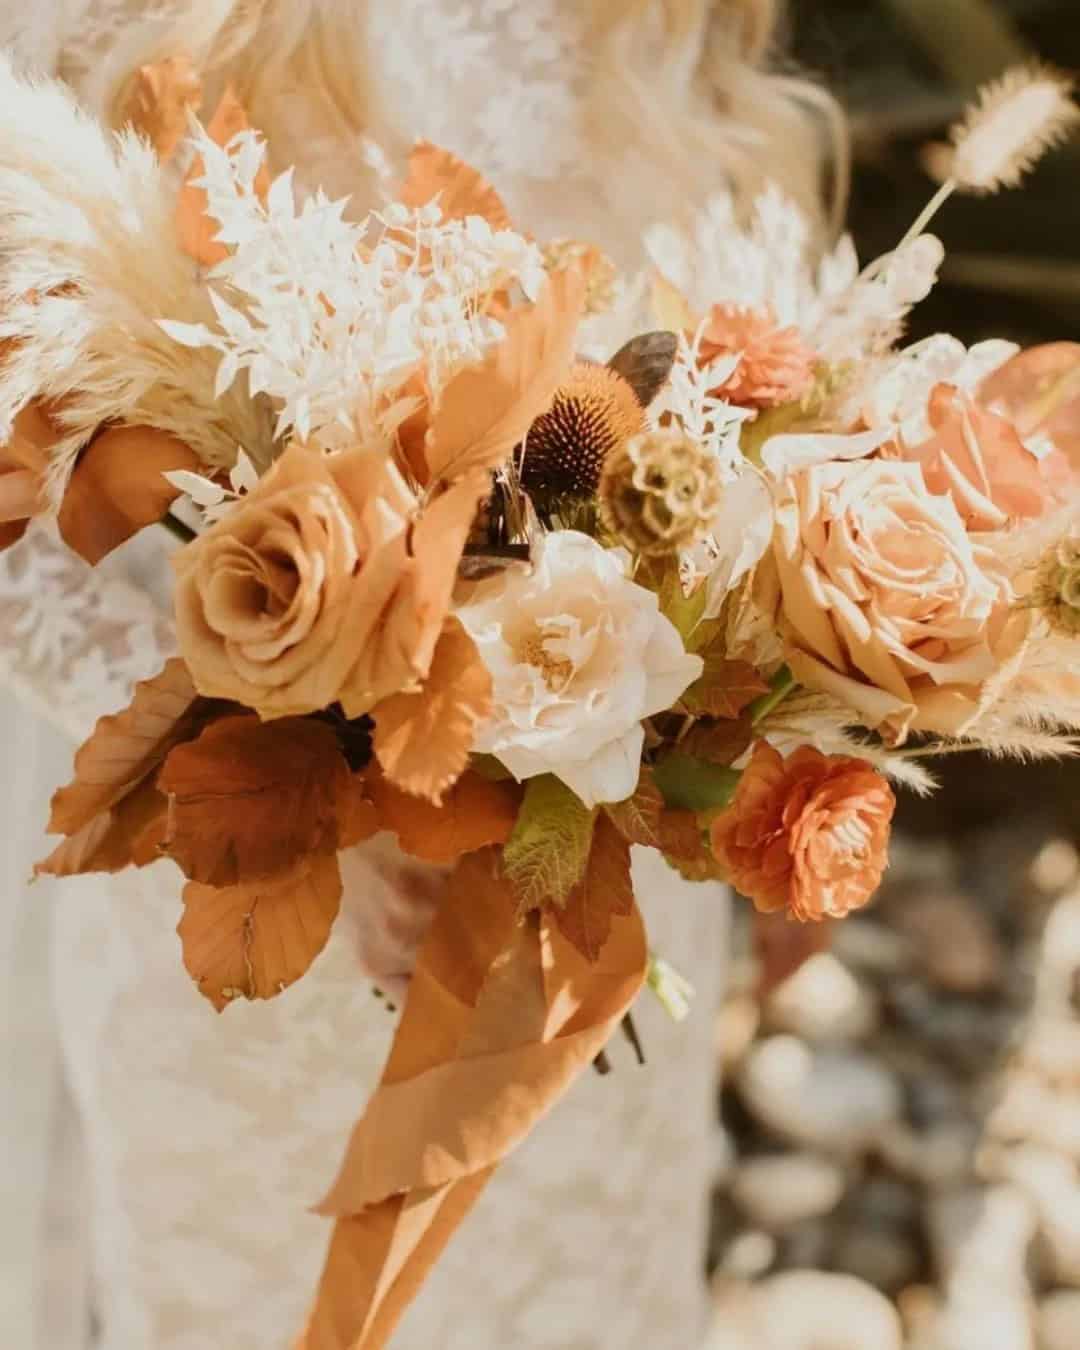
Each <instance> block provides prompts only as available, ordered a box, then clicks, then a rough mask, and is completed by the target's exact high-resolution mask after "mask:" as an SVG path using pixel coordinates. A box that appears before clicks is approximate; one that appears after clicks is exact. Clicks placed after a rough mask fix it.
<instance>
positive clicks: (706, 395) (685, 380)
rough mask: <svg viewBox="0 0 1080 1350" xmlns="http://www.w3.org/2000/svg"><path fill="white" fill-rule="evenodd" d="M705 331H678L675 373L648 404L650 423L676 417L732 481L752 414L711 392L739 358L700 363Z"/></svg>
mask: <svg viewBox="0 0 1080 1350" xmlns="http://www.w3.org/2000/svg"><path fill="white" fill-rule="evenodd" d="M701 334H702V329H701V328H699V329H698V331H697V332H696V333H695V334H694V336H693V337H692V338H687V337H686V335H685V334H683V333H680V334H679V345H678V347H677V349H676V352H675V362H674V364H673V365H672V367H671V374H670V376H669V377H668V381H667V384H665V385H664V387H663V389H661V391H660V393H659V394H657V396H656V398H655V399H653V401H652V403H651V404H650V405H649V421H650V422H651V424H652V425H653V426H659V425H660V424H661V420H662V419H664V418H667V417H673V418H675V420H676V421H677V422H678V423H679V425H680V426H681V427H682V429H683V430H684V431H685V432H686V434H687V436H689V437H690V439H691V440H692V441H695V442H696V443H697V444H698V445H700V446H701V447H702V448H703V449H704V450H706V451H707V452H708V453H709V454H710V455H712V456H714V458H715V459H716V461H717V463H718V464H719V466H720V472H721V476H722V477H723V479H724V480H725V481H726V482H732V481H733V480H734V479H735V478H736V477H737V476H738V474H739V470H740V469H741V467H742V465H743V463H744V462H745V461H744V459H743V454H742V451H741V450H740V449H739V432H740V429H741V428H742V425H743V423H744V422H745V421H746V420H747V419H748V418H749V417H751V416H752V414H751V413H750V412H749V411H748V410H747V409H746V408H736V407H735V406H734V405H733V404H731V403H728V402H726V400H724V399H722V398H717V397H716V396H715V395H714V394H713V393H711V392H710V390H714V389H719V388H720V387H721V386H722V385H724V384H726V383H727V381H728V380H729V379H730V378H731V376H732V374H733V373H734V371H735V368H736V367H737V366H738V364H739V357H738V356H721V357H719V358H718V359H717V360H715V361H711V362H709V363H708V364H704V365H703V364H701V362H700V356H699V353H700V349H701Z"/></svg>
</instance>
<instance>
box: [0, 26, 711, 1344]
mask: <svg viewBox="0 0 1080 1350" xmlns="http://www.w3.org/2000/svg"><path fill="white" fill-rule="evenodd" d="M137 3H138V0H41V2H40V3H39V4H38V5H36V6H35V7H34V10H33V20H32V22H31V21H29V20H27V21H23V20H16V21H12V20H10V19H5V18H3V17H0V40H7V41H15V40H16V39H18V40H21V42H22V43H23V55H24V57H25V59H26V60H27V61H28V62H30V63H32V64H37V65H39V66H41V67H43V68H52V69H59V70H61V71H62V72H63V73H65V74H66V75H67V76H68V78H69V79H71V80H72V82H73V83H75V84H76V85H77V86H79V85H81V84H82V82H83V79H84V78H85V80H87V81H90V80H92V78H93V66H94V60H95V58H94V52H95V46H94V44H95V43H101V42H103V41H107V40H109V34H110V33H112V32H113V31H114V25H115V24H116V22H117V20H118V19H122V18H123V17H124V14H125V13H130V11H131V9H132V8H134V7H135V5H136V4H137ZM333 3H344V0H333ZM357 3H358V8H361V6H360V5H359V0H357ZM139 8H140V12H143V13H145V9H146V7H145V6H142V5H139ZM362 8H363V10H364V11H365V12H366V17H365V20H364V21H365V22H366V23H367V24H368V25H369V33H370V42H371V46H372V50H373V51H377V52H378V53H379V60H378V61H377V62H374V63H373V68H374V72H375V77H376V78H377V79H379V80H380V82H381V83H382V85H383V88H382V90H381V93H382V99H381V102H382V104H383V106H384V108H386V109H388V110H389V115H390V116H391V118H393V119H394V121H395V126H394V128H391V129H392V130H396V131H397V133H398V134H399V135H400V137H401V138H402V140H403V141H407V140H409V139H411V138H412V137H414V136H417V135H421V136H427V137H430V138H431V139H434V140H437V141H438V142H440V143H441V144H444V145H447V146H448V147H449V148H451V149H453V150H455V151H457V152H458V153H460V154H462V155H463V156H465V157H467V158H468V159H470V160H471V161H472V162H474V163H476V164H477V165H478V166H479V167H480V168H482V169H483V170H484V171H485V172H486V173H487V174H488V175H489V176H491V177H492V178H493V180H495V181H496V182H497V183H498V184H499V187H500V190H501V191H503V192H504V193H505V196H506V198H507V201H508V204H509V205H510V207H511V210H512V212H514V213H515V214H516V215H518V216H519V217H520V219H522V220H527V221H528V222H529V224H530V226H531V227H532V228H535V229H536V230H537V231H538V232H540V233H541V234H545V233H546V234H550V235H557V234H566V235H574V236H577V237H583V238H595V239H596V241H597V242H599V243H600V244H601V245H602V246H604V247H606V248H607V249H608V250H609V251H610V252H612V254H613V255H615V256H619V255H620V254H621V255H623V256H625V257H627V258H628V259H629V260H631V261H637V260H640V251H639V250H638V249H637V246H636V240H637V238H638V235H639V225H640V224H642V223H644V222H645V221H647V220H648V219H649V218H650V214H651V211H652V203H651V201H650V200H649V199H648V198H649V194H648V192H647V191H646V192H643V193H639V194H637V195H638V197H639V200H637V201H636V202H635V203H634V204H633V206H634V209H633V210H630V209H629V208H628V209H627V210H626V211H625V212H624V211H623V208H624V203H623V202H622V201H621V200H620V202H619V212H615V211H614V210H613V209H612V207H611V203H609V202H605V200H603V199H602V194H600V193H599V192H598V191H597V190H596V188H595V187H594V186H593V185H592V181H591V178H590V174H589V173H588V171H587V169H588V166H587V165H585V164H584V163H583V159H584V156H583V147H582V142H581V138H580V133H579V129H578V117H579V110H580V92H581V85H582V82H583V80H584V72H583V69H582V58H581V56H580V54H579V46H580V39H581V24H582V15H581V9H582V7H581V5H580V4H579V3H577V0H529V3H527V4H521V3H516V2H515V0H437V2H435V0H395V2H394V3H379V2H378V0H370V3H368V4H366V5H364V6H362ZM155 9H160V10H161V11H163V12H167V11H168V9H169V0H163V3H161V4H160V5H157V6H155ZM13 22H14V27H12V23H13ZM61 34H62V36H61ZM495 72H497V78H495V76H494V73H495ZM298 111H299V110H298ZM299 120H302V118H301V119H299ZM339 158H340V156H339ZM555 184H557V185H558V190H557V191H553V186H554V185H555ZM635 212H636V214H635ZM620 213H622V214H620ZM615 220H618V222H619V223H618V228H617V229H616V228H613V222H614V221H615ZM137 561H138V560H137V559H134V558H133V557H132V556H131V555H130V554H128V555H127V556H126V557H121V558H116V559H113V560H112V561H110V563H108V564H107V565H106V566H104V567H102V568H99V569H96V570H93V571H91V570H90V569H88V568H86V567H84V566H83V565H82V564H81V563H80V562H79V561H78V560H77V559H74V558H72V557H70V556H69V555H68V554H67V553H66V552H65V551H63V550H62V549H61V547H60V546H59V545H58V544H57V543H56V542H54V541H53V540H52V539H51V538H50V536H49V535H48V534H47V533H46V532H45V531H43V530H36V531H34V532H33V534H32V535H31V536H30V537H29V538H28V539H27V540H26V541H25V542H24V543H23V544H22V545H20V546H19V547H18V548H16V549H15V550H12V551H11V552H10V553H8V554H7V555H2V556H0V635H2V636H3V642H2V644H0V677H3V678H4V679H6V680H7V682H8V683H9V685H10V686H11V687H12V688H13V689H14V691H15V692H16V693H17V694H18V695H21V696H23V697H24V698H25V700H26V701H27V702H28V703H30V704H32V705H33V706H34V707H36V708H37V709H38V710H39V711H41V712H42V713H43V714H44V715H45V716H47V717H49V718H51V719H52V720H53V721H54V722H59V723H60V724H61V725H62V726H63V727H64V729H65V730H66V731H67V732H68V733H69V734H70V735H71V736H72V737H74V738H81V737H83V736H84V735H85V734H86V733H87V731H88V730H89V728H90V726H91V725H92V723H93V721H94V719H95V718H96V717H97V716H99V715H100V714H101V713H103V712H107V711H111V710H113V709H115V708H117V707H120V706H122V705H123V704H124V703H125V701H126V699H127V697H128V693H129V690H130V686H131V684H132V683H133V682H134V681H135V680H137V679H141V678H144V677H145V676H147V675H150V674H152V673H154V671H155V670H157V669H159V668H160V666H161V664H162V663H163V661H164V659H165V658H166V657H167V656H168V655H169V653H170V652H171V650H172V635H171V631H170V625H169V622H168V620H167V619H166V617H165V611H164V610H163V609H159V608H157V607H155V605H154V602H153V600H152V599H151V598H150V595H149V593H148V591H147V590H146V588H145V586H140V585H137V584H135V582H134V580H133V575H134V574H133V572H132V567H133V565H134V564H135V563H137ZM13 715H14V714H13ZM15 844H16V845H17V846H15V847H13V851H14V852H15V853H18V854H25V861H20V862H18V863H17V871H18V872H19V874H20V875H25V874H26V872H27V871H28V870H29V863H30V861H32V859H33V858H34V857H35V856H37V855H38V854H39V853H40V842H39V840H38V839H37V838H28V839H26V840H19V841H15ZM641 863H643V865H644V867H645V868H646V869H647V870H646V871H645V872H644V873H642V874H641V875H640V876H639V877H638V883H639V892H640V894H641V896H642V903H643V908H644V910H645V913H646V918H647V921H648V923H649V928H650V937H651V940H652V941H653V942H654V943H655V945H656V947H657V949H658V950H659V951H661V952H662V953H663V954H664V956H665V957H667V959H668V960H669V961H671V962H672V964H673V965H675V966H676V967H677V968H678V969H679V970H680V971H681V972H682V973H684V974H685V975H687V976H688V977H689V978H690V980H691V981H692V983H693V984H694V985H695V986H696V987H697V999H696V1001H695V1006H694V1010H693V1012H692V1014H691V1017H690V1019H689V1020H688V1021H687V1022H685V1023H683V1024H682V1025H679V1026H676V1025H674V1024H673V1023H671V1022H670V1021H669V1020H668V1019H667V1018H666V1015H665V1014H664V1013H663V1012H662V1011H661V1010H660V1008H659V1006H658V1005H657V1004H655V1002H654V1001H652V1000H645V1001H644V1003H643V1005H642V1007H641V1010H640V1019H639V1021H640V1030H641V1032H642V1037H643V1040H644V1044H645V1049H646V1052H647V1053H648V1056H649V1061H650V1062H649V1066H648V1068H647V1069H638V1068H637V1066H636V1065H635V1064H634V1062H633V1057H632V1054H631V1052H630V1047H629V1046H628V1045H623V1044H621V1043H620V1044H617V1045H615V1046H613V1047H612V1055H611V1057H612V1059H613V1061H614V1062H615V1066H616V1069H615V1072H614V1073H612V1074H610V1075H608V1076H607V1077H606V1078H603V1079H601V1078H600V1077H598V1076H596V1075H592V1074H590V1075H588V1076H587V1077H586V1080H585V1081H583V1082H582V1083H580V1084H579V1085H578V1087H577V1089H576V1090H575V1091H574V1092H573V1093H572V1094H571V1095H570V1097H569V1099H568V1100H567V1101H566V1102H565V1103H563V1105H562V1107H561V1109H560V1110H559V1111H558V1112H556V1113H555V1114H554V1115H553V1117H552V1118H551V1119H550V1120H548V1121H546V1122H545V1123H544V1125H543V1126H542V1127H541V1129H540V1130H538V1132H537V1134H536V1136H535V1137H533V1138H531V1139H530V1140H529V1141H528V1142H527V1143H526V1144H525V1145H524V1147H523V1148H522V1149H521V1150H520V1151H519V1152H518V1153H517V1154H516V1155H515V1156H514V1157H512V1158H511V1159H510V1160H509V1162H508V1164H507V1165H506V1167H505V1168H504V1169H503V1171H502V1173H501V1174H500V1176H499V1177H498V1178H497V1179H496V1181H495V1183H494V1184H493V1185H492V1187H491V1188H490V1190H489V1191H488V1193H487V1195H486V1196H485V1197H484V1198H483V1199H482V1200H481V1202H480V1204H479V1205H478V1207H477V1210H476V1212H475V1214H474V1215H473V1216H472V1217H471V1219H470V1220H468V1221H467V1222H466V1223H465V1225H464V1227H463V1229H462V1231H461V1232H460V1233H459V1234H458V1236H457V1237H456V1239H455V1241H454V1243H453V1244H451V1246H450V1248H449V1250H448V1251H447V1253H446V1254H445V1256H444V1258H443V1261H442V1262H441V1264H440V1265H439V1267H438V1268H437V1269H436V1271H435V1272H434V1274H433V1276H432V1278H431V1279H430V1281H429V1283H428V1285H427V1287H426V1288H425V1290H424V1291H423V1293H422V1295H421V1296H420V1298H419V1299H418V1301H417V1302H416V1304H415V1305H414V1306H413V1307H412V1308H411V1309H410V1311H409V1313H408V1315H407V1317H406V1319H405V1321H404V1323H403V1325H402V1327H401V1329H400V1331H399V1333H398V1334H397V1335H396V1336H395V1338H394V1340H393V1344H394V1346H395V1348H396V1350H421V1347H423V1350H427V1347H430V1346H434V1345H437V1346H439V1347H440V1350H475V1347H477V1346H484V1347H488V1346H490V1347H502V1346H514V1347H516V1350H624V1348H625V1347H629V1346H639V1345H656V1346H671V1345H678V1346H686V1347H690V1346H692V1345H694V1344H695V1342H696V1339H697V1336H698V1332H699V1331H700V1330H702V1323H703V1321H704V1316H705V1307H706V1303H705V1289H704V1283H703V1280H702V1278H701V1266H702V1257H703V1247H704V1224H705V1203H706V1185H707V1178H708V1173H709V1167H710V1161H711V1140H712V1113H713V1101H712V1095H713V1088H712V1064H713V1049H712V1017H711V1010H712V1008H713V1006H714V1003H715V998H716V993H717V990H716V985H717V981H718V975H719V970H720V953H719V952H718V951H717V950H716V947H717V945H718V943H717V939H718V937H719V934H720V933H721V931H722V925H723V911H724V905H725V898H724V893H723V892H722V891H720V890H713V891H711V892H710V891H709V890H706V889H704V888H701V887H690V886H689V885H687V884H686V883H684V882H682V881H681V880H680V879H679V878H678V877H676V876H675V875H674V874H673V873H671V872H669V871H668V870H667V869H666V867H665V866H664V864H663V863H662V862H661V861H660V860H659V858H657V857H656V856H655V855H648V856H647V857H646V858H644V859H642V860H641ZM639 865H640V864H639ZM13 875H14V874H13ZM159 878H160V873H159V871H158V870H157V869H149V870H147V871H144V872H141V873H138V874H122V875H120V876H117V877H85V878H78V879H75V880H73V881H71V882H65V883H64V884H63V885H62V886H57V885H54V884H53V883H44V885H50V886H52V887H53V892H54V895H55V903H56V944H55V951H54V959H53V983H54V988H55V997H56V1004H57V1008H58V1018H59V1025H60V1036H61V1040H62V1042H63V1049H64V1052H65V1058H66V1061H67V1064H68V1068H69V1073H70V1077H71V1080H72V1084H73V1091H74V1095H75V1097H76V1099H77V1101H78V1105H79V1109H80V1114H81V1116H82V1120H83V1125H84V1130H85V1134H86V1138H87V1143H88V1152H89V1155H90V1161H91V1173H92V1187H93V1192H92V1198H93V1224H94V1239H95V1258H96V1267H97V1287H98V1300H99V1304H100V1309H99V1311H100V1313H101V1322H102V1325H103V1327H104V1332H103V1338H102V1340H101V1342H100V1345H99V1347H97V1350H217V1347H224V1346H228V1347H230V1350H286V1347H287V1346H288V1344H289V1342H290V1339H291V1336H292V1334H293V1333H294V1332H295V1330H296V1329H297V1327H298V1326H299V1324H300V1323H301V1321H302V1318H303V1315H304V1311H305V1306H306V1302H307V1299H308V1298H309V1296H310V1293H311V1291H312V1289H313V1287H314V1280H315V1278H316V1275H317V1272H318V1268H319V1265H320V1262H321V1260H322V1254H323V1249H324V1245H325V1241H326V1239H327V1237H328V1234H329V1225H328V1223H327V1222H326V1221H325V1220H322V1219H319V1218H317V1217H314V1216H313V1215H311V1214H310V1213H309V1212H308V1207H309V1206H310V1205H311V1204H313V1203H314V1202H315V1201H317V1200H318V1198H319V1196H320V1191H321V1189H322V1188H324V1187H325V1186H326V1185H328V1183H329V1181H330V1180H331V1177H332V1174H333V1171H334V1169H335V1167H336V1165H337V1161H338V1158H339V1156H340V1154H341V1151H342V1149H343V1146H344V1143H345V1140H346V1138H347V1135H348V1131H349V1128H350V1126H351V1124H352V1123H353V1121H354V1120H355V1117H356V1115H357V1113H358V1112H359V1110H360V1109H361V1107H362V1104H363V1101H364V1098H365V1096H366V1094H367V1093H368V1092H369V1091H370V1089H371V1086H372V1084H373V1083H374V1081H375V1079H376V1076H377V1074H378V1072H379V1070H380V1068H381V1065H382V1061H383V1058H384V1055H385V1052H386V1049H387V1046H388V1043H389V1038H390V1033H391V1030H392V1026H393V1019H392V1017H391V1016H390V1015H389V1014H388V1013H387V1012H386V1010H385V1008H384V1007H382V1006H381V1005H380V1004H379V1003H378V1002H377V1001H376V1000H375V999H374V998H373V997H372V992H371V987H370V985H369V984H368V983H367V982H366V981H365V980H363V979H362V978H361V976H360V972H359V970H358V965H357V958H356V946H355V940H356V939H355V932H354V931H353V929H352V928H351V927H350V925H349V924H341V925H339V926H338V927H339V931H338V932H336V933H335V935H334V936H333V937H332V939H331V941H330V943H329V945H328V947H327V949H326V950H325V952H324V953H323V954H322V956H321V957H320V958H319V959H318V960H317V961H316V963H315V965H314V966H313V968H312V969H311V971H310V972H309V973H308V975H307V976H306V977H305V978H304V979H303V980H302V981H300V982H299V983H298V984H297V985H296V986H294V987H293V988H292V989H290V990H288V991H287V993H286V994H284V995H283V996H282V997H280V998H278V999H277V1000H275V1001H273V1002H271V1003H259V1004H245V1005H243V1006H235V1007H231V1008H230V1009H229V1010H228V1013H227V1014H226V1015H224V1016H221V1017H218V1016H217V1015H216V1014H215V1013H214V1012H213V1011H212V1010H211V1009H210V1007H209V1005H208V1004H206V1003H205V1001H204V1000H202V999H200V998H198V997H197V996H196V994H195V992H194V991H193V989H192V987H191V984H190V981H189V980H188V978H187V976H186V974H185V972H184V970H183V968H182V965H181V962H180V952H179V944H178V942H177V939H176V937H175V934H174V931H173V930H174V928H175V924H176V921H177V918H178V917H179V901H178V898H177V889H176V885H175V881H174V879H173V878H171V877H170V878H168V879H165V880H164V881H163V882H159ZM374 884H377V882H376V879H375V878H374V875H373V877H372V880H371V881H370V883H369V885H374ZM38 894H40V890H39V892H38ZM364 896H365V898H366V897H368V896H370V890H366V891H365V892H364ZM49 1350H55V1348H54V1347H52V1346H50V1347H49Z"/></svg>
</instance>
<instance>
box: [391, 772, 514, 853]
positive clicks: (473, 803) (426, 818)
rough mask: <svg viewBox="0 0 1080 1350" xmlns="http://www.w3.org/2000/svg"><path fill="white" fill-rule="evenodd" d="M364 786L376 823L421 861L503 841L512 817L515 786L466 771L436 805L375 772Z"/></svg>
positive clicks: (512, 824)
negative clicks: (367, 785)
mask: <svg viewBox="0 0 1080 1350" xmlns="http://www.w3.org/2000/svg"><path fill="white" fill-rule="evenodd" d="M369 791H370V794H371V800H372V802H373V803H374V806H375V810H376V812H377V814H378V821H379V826H380V828H381V829H384V830H392V831H393V832H394V834H396V835H397V838H398V843H399V844H400V846H401V848H402V850H403V851H404V852H405V853H408V854H410V855H411V856H412V857H414V858H419V859H421V860H422V861H423V862H429V863H436V864H445V863H455V862H457V860H458V859H459V858H460V857H461V856H462V854H465V853H474V852H476V851H477V850H478V849H482V848H488V847H490V846H491V845H492V844H504V843H505V842H506V841H507V839H509V838H510V832H511V831H512V830H513V828H514V821H515V820H516V819H517V809H518V802H519V799H520V795H521V794H520V789H519V788H518V787H517V785H516V784H515V783H509V782H492V781H491V780H490V779H488V778H482V777H481V776H480V775H479V774H478V773H466V774H464V775H463V776H462V777H461V778H459V779H458V781H457V782H456V783H455V784H454V786H453V787H452V788H451V789H450V791H449V792H448V793H447V794H446V796H445V797H444V798H443V800H442V803H441V804H440V805H439V806H435V805H434V804H433V803H432V802H429V801H426V800H424V799H423V798H422V797H414V796H412V795H411V794H410V793H408V792H403V791H402V790H401V789H400V788H397V787H395V786H394V784H393V783H391V782H389V781H388V780H387V779H386V778H384V777H383V776H381V775H380V774H372V775H371V777H370V783H369Z"/></svg>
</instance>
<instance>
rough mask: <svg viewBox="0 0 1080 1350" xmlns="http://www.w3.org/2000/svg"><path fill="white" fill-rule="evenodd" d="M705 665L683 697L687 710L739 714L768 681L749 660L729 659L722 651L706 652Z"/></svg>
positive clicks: (765, 688) (706, 714)
mask: <svg viewBox="0 0 1080 1350" xmlns="http://www.w3.org/2000/svg"><path fill="white" fill-rule="evenodd" d="M702 655H703V658H704V661H705V669H704V670H703V671H702V673H701V675H700V676H699V677H698V679H696V680H695V681H694V683H693V684H692V685H691V686H690V688H689V689H687V691H686V693H685V694H683V696H682V699H681V700H680V702H681V704H682V706H683V707H684V708H685V709H686V710H687V712H692V713H697V714H699V715H701V716H704V717H728V718H735V717H738V716H739V714H740V713H741V712H742V710H743V709H744V708H746V707H748V706H749V705H750V704H751V703H752V702H753V701H754V699H756V698H758V697H760V696H761V695H762V694H767V693H768V692H769V686H768V684H767V683H766V682H765V681H764V680H763V679H762V678H761V675H760V674H759V673H758V671H757V670H756V669H755V668H754V667H753V666H752V665H751V664H750V663H749V661H729V660H728V659H727V657H726V656H724V655H723V653H722V652H704V653H702Z"/></svg>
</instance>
